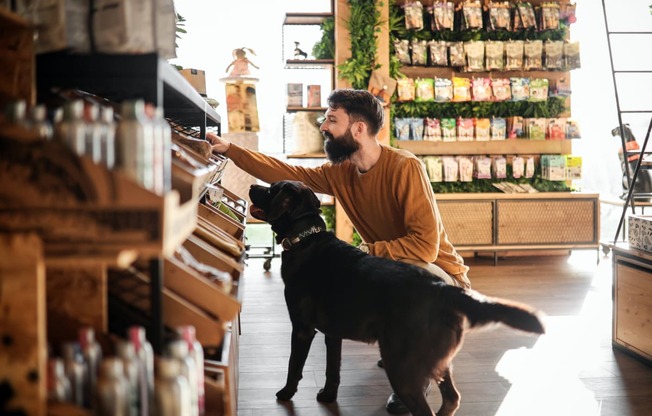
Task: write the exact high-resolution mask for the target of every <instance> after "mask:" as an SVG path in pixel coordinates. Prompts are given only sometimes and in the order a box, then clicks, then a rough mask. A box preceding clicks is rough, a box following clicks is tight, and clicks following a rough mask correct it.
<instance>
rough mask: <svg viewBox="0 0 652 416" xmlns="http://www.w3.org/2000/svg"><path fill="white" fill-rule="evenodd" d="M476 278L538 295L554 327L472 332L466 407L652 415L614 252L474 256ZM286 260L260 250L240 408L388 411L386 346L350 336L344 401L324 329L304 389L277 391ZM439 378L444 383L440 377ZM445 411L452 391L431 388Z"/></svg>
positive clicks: (506, 412)
mask: <svg viewBox="0 0 652 416" xmlns="http://www.w3.org/2000/svg"><path fill="white" fill-rule="evenodd" d="M467 262H468V263H469V265H470V266H471V272H470V274H469V276H470V278H471V281H472V283H473V287H474V288H475V289H477V290H480V291H481V292H483V293H485V294H489V295H493V296H501V297H507V298H511V299H514V300H519V301H523V302H527V303H530V304H532V305H534V306H536V307H538V308H540V309H542V310H543V311H545V313H546V318H545V322H546V325H547V331H548V332H547V334H546V335H544V336H541V337H536V336H530V335H527V334H523V333H520V332H517V331H514V330H510V329H507V328H504V327H497V328H495V329H491V330H484V331H481V332H475V333H471V334H469V335H468V336H467V338H466V341H465V344H464V346H463V347H462V349H461V351H460V353H459V354H458V355H457V357H456V358H455V360H454V368H455V381H456V383H457V386H458V389H459V390H460V392H461V394H462V404H461V407H460V409H459V411H458V412H457V416H488V415H500V416H539V415H541V416H544V415H545V416H550V415H555V416H560V415H561V416H585V415H595V416H598V415H601V416H649V415H652V367H648V366H646V365H644V364H642V363H640V362H639V361H637V360H634V359H632V358H631V357H629V356H627V355H624V354H623V353H620V352H617V351H613V350H612V348H611V261H610V258H609V257H601V260H600V263H599V264H596V252H595V251H577V252H573V253H572V254H571V255H570V256H553V257H550V256H544V257H518V258H517V257H510V258H505V259H500V260H499V263H498V266H493V261H492V259H485V258H478V259H469V260H467ZM279 266H280V259H274V260H273V262H272V269H271V271H270V272H264V271H263V264H262V260H260V259H250V260H248V261H247V268H246V271H245V276H244V278H245V281H244V282H245V286H244V289H245V295H244V305H243V311H242V336H241V344H240V345H241V346H240V387H239V397H238V402H239V411H238V416H262V415H265V416H276V415H297V416H320V415H337V416H344V415H346V416H375V415H378V416H385V415H387V414H388V413H387V412H386V411H385V408H384V405H385V401H386V399H387V397H388V395H389V393H390V392H391V390H390V387H389V384H388V382H387V379H386V377H385V374H384V371H383V370H382V369H381V368H378V367H377V366H376V362H377V360H378V358H379V355H378V351H377V348H376V346H373V345H366V344H361V343H355V342H351V341H345V343H344V347H343V363H342V381H341V386H340V390H339V398H338V401H337V403H335V404H332V405H322V404H320V403H318V402H317V401H316V400H315V395H316V394H317V391H318V389H319V388H320V386H321V385H322V383H323V381H324V370H325V357H324V345H323V337H321V336H320V334H318V335H317V338H316V339H315V342H314V343H313V348H312V350H311V352H310V356H309V358H308V362H307V364H306V368H305V371H304V378H303V380H302V381H301V383H300V385H299V391H298V393H297V394H296V396H295V397H294V399H293V400H292V402H291V403H282V402H277V401H276V400H275V399H276V397H275V393H276V391H277V390H278V389H280V388H281V387H282V386H283V385H284V381H285V376H286V368H287V360H288V355H289V344H290V342H289V341H290V324H289V320H288V316H287V311H286V308H285V303H284V300H283V283H282V281H281V278H280V273H279ZM433 387H434V386H433ZM428 402H429V403H430V404H431V406H432V407H433V409H434V410H436V409H438V408H439V405H440V396H439V392H438V390H437V389H434V390H433V391H432V392H431V394H430V395H429V396H428Z"/></svg>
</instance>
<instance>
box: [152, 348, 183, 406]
mask: <svg viewBox="0 0 652 416" xmlns="http://www.w3.org/2000/svg"><path fill="white" fill-rule="evenodd" d="M156 364H157V365H156V370H157V373H156V390H155V393H154V414H155V415H157V416H191V414H192V413H191V408H192V406H191V402H190V400H191V399H190V384H189V383H188V380H187V379H186V378H185V377H183V376H182V375H181V374H180V371H181V362H180V361H179V360H177V359H176V358H169V357H162V358H159V359H158V360H157V362H156Z"/></svg>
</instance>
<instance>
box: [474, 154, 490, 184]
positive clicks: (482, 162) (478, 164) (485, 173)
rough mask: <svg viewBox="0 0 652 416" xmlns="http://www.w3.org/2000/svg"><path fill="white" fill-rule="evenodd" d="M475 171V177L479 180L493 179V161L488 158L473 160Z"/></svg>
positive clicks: (480, 157) (477, 157)
mask: <svg viewBox="0 0 652 416" xmlns="http://www.w3.org/2000/svg"><path fill="white" fill-rule="evenodd" d="M473 164H474V165H475V169H474V172H473V176H475V177H476V178H478V179H491V159H490V158H488V157H487V156H475V157H474V158H473Z"/></svg>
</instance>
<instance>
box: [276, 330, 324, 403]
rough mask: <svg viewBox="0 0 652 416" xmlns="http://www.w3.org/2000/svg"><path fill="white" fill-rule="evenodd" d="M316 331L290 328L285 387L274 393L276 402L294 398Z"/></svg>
mask: <svg viewBox="0 0 652 416" xmlns="http://www.w3.org/2000/svg"><path fill="white" fill-rule="evenodd" d="M316 332H317V331H315V330H314V329H306V328H301V329H297V328H294V327H293V328H292V342H291V344H290V348H291V350H290V362H289V364H288V378H287V381H286V383H285V387H283V388H282V389H281V390H279V391H278V392H277V393H276V398H277V399H278V400H283V401H287V400H290V399H291V398H292V396H294V393H296V392H297V388H298V386H299V380H301V379H302V378H303V366H304V365H305V364H306V358H308V352H309V351H310V345H311V344H312V340H313V339H314V338H315V334H316Z"/></svg>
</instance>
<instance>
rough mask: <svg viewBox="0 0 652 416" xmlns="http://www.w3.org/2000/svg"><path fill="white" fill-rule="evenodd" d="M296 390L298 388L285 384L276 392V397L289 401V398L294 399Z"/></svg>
mask: <svg viewBox="0 0 652 416" xmlns="http://www.w3.org/2000/svg"><path fill="white" fill-rule="evenodd" d="M296 392H297V389H293V388H291V387H288V386H285V387H283V388H282V389H281V390H279V391H277V392H276V399H277V400H281V401H284V402H287V401H288V400H290V399H292V397H293V396H294V393H296Z"/></svg>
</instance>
